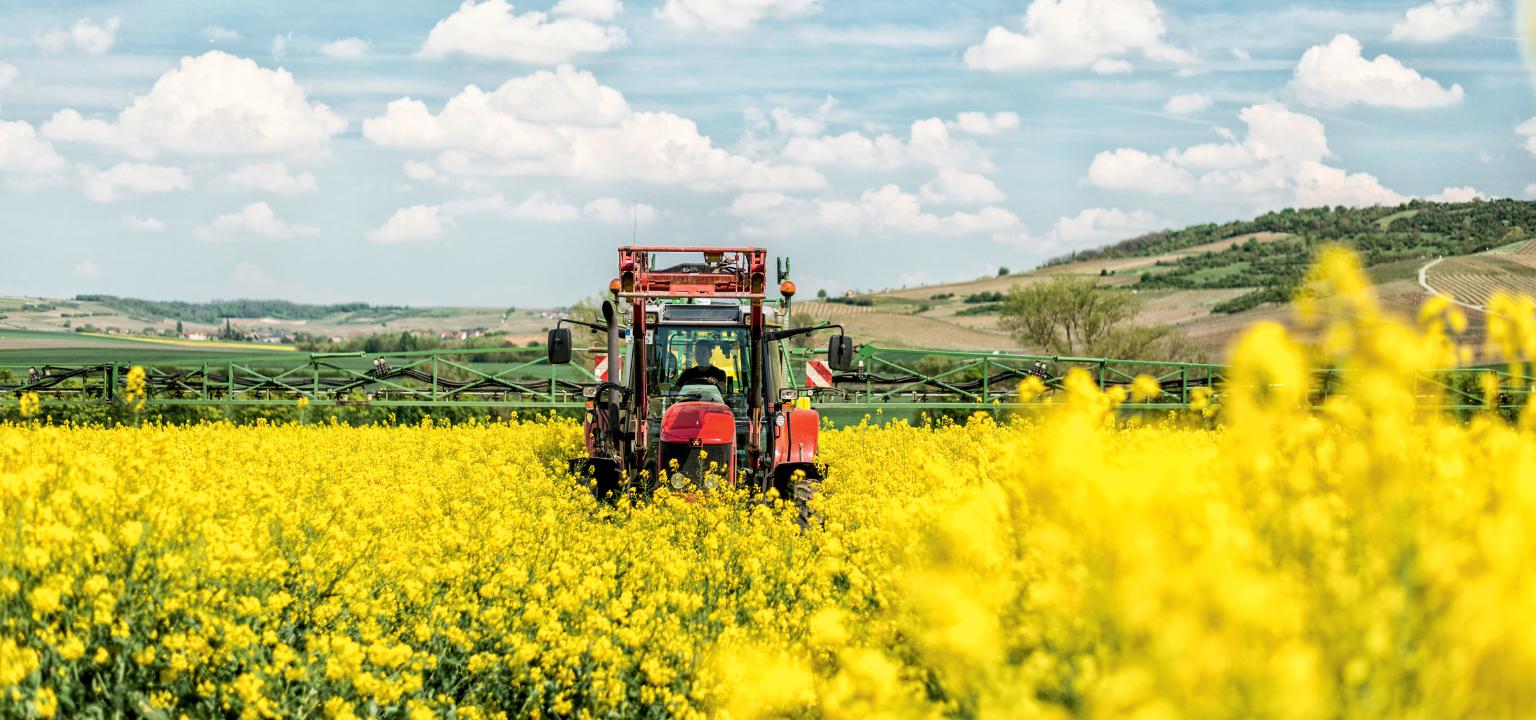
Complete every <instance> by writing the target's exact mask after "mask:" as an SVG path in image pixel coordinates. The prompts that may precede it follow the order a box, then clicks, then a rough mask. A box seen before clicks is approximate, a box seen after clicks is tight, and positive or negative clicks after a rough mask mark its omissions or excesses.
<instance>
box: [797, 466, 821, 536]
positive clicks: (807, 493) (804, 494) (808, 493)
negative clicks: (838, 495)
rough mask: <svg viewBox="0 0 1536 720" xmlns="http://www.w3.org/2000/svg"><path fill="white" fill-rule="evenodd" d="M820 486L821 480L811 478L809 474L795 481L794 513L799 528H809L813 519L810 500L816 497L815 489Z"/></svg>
mask: <svg viewBox="0 0 1536 720" xmlns="http://www.w3.org/2000/svg"><path fill="white" fill-rule="evenodd" d="M819 485H821V478H817V477H812V476H811V475H810V474H809V473H807V474H803V475H801V476H800V477H799V478H798V479H796V480H795V490H794V496H795V512H796V513H797V518H796V521H797V522H799V523H800V527H802V528H804V527H810V525H811V522H812V521H813V520H814V519H815V518H814V517H813V514H812V512H811V499H812V498H814V497H816V488H817V486H819Z"/></svg>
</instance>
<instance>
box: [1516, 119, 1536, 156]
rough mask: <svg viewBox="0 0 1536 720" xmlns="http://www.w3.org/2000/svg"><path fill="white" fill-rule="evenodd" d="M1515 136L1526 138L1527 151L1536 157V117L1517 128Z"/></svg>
mask: <svg viewBox="0 0 1536 720" xmlns="http://www.w3.org/2000/svg"><path fill="white" fill-rule="evenodd" d="M1515 134H1516V135H1519V136H1520V137H1523V138H1525V144H1524V146H1523V147H1525V149H1526V151H1527V152H1529V153H1530V154H1532V155H1536V117H1533V118H1531V119H1530V120H1526V121H1525V122H1523V123H1520V124H1519V125H1518V126H1516V127H1515Z"/></svg>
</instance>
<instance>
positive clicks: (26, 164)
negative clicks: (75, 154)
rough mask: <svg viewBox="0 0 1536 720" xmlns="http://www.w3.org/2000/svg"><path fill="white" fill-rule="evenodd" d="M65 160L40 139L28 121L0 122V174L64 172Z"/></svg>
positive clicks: (50, 145) (51, 146) (46, 142)
mask: <svg viewBox="0 0 1536 720" xmlns="http://www.w3.org/2000/svg"><path fill="white" fill-rule="evenodd" d="M64 165H65V163H64V158H62V157H59V154H58V153H57V152H55V151H54V149H53V145H52V144H50V143H49V142H48V141H46V140H44V139H42V138H40V137H38V133H37V130H35V129H33V127H32V125H31V123H28V122H27V121H25V120H11V121H6V120H0V172H10V173H19V174H37V173H50V172H54V171H57V170H62V169H64Z"/></svg>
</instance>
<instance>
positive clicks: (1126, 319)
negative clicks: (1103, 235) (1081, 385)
mask: <svg viewBox="0 0 1536 720" xmlns="http://www.w3.org/2000/svg"><path fill="white" fill-rule="evenodd" d="M1140 309H1141V304H1140V302H1138V301H1137V299H1136V297H1135V296H1134V295H1131V294H1130V293H1127V292H1124V291H1121V290H1110V289H1106V288H1102V287H1099V286H1098V285H1097V284H1096V283H1095V282H1094V281H1093V280H1092V279H1091V278H1074V277H1068V276H1058V277H1055V278H1052V279H1051V280H1050V281H1049V282H1044V283H1036V284H1033V285H1024V286H1015V287H1014V289H1013V291H1012V292H1010V293H1009V294H1008V298H1007V299H1006V300H1005V301H1004V302H1003V308H1002V311H1001V313H1002V314H1001V318H1000V319H999V320H998V324H999V325H1000V326H1001V327H1002V329H1003V330H1005V331H1007V332H1008V333H1009V334H1011V335H1012V336H1013V337H1014V339H1015V340H1017V341H1018V342H1019V344H1020V345H1023V346H1025V347H1030V348H1035V349H1038V350H1043V351H1045V352H1048V353H1050V354H1052V355H1077V356H1085V355H1091V356H1094V357H1111V358H1120V359H1138V360H1171V361H1184V362H1203V361H1204V360H1205V359H1206V352H1205V350H1204V348H1202V347H1200V346H1199V345H1197V344H1196V343H1194V342H1192V341H1191V340H1190V339H1189V337H1188V336H1186V335H1185V334H1184V333H1182V332H1180V331H1179V330H1177V329H1176V328H1172V327H1169V326H1167V325H1135V324H1132V323H1131V321H1132V320H1134V319H1135V318H1136V313H1137V312H1138V311H1139V310H1140Z"/></svg>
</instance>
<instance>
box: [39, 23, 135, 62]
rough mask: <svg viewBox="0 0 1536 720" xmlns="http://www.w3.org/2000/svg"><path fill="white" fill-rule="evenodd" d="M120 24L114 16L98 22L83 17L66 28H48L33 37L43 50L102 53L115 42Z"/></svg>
mask: <svg viewBox="0 0 1536 720" xmlns="http://www.w3.org/2000/svg"><path fill="white" fill-rule="evenodd" d="M121 26H122V21H121V20H119V19H117V18H116V17H110V18H107V20H106V22H103V23H100V24H98V23H96V22H95V21H94V20H91V19H90V18H88V17H84V18H80V19H79V20H76V21H75V24H74V25H71V26H70V27H69V28H68V29H57V30H50V31H48V32H45V33H42V34H40V35H38V36H37V37H36V38H35V39H36V40H37V45H38V47H41V48H42V49H43V51H44V52H62V51H64V50H71V49H73V50H80V51H82V52H84V53H86V54H88V55H102V54H105V53H106V52H107V51H108V50H111V49H112V45H113V44H114V43H116V42H117V29H118V28H119V27H121Z"/></svg>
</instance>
